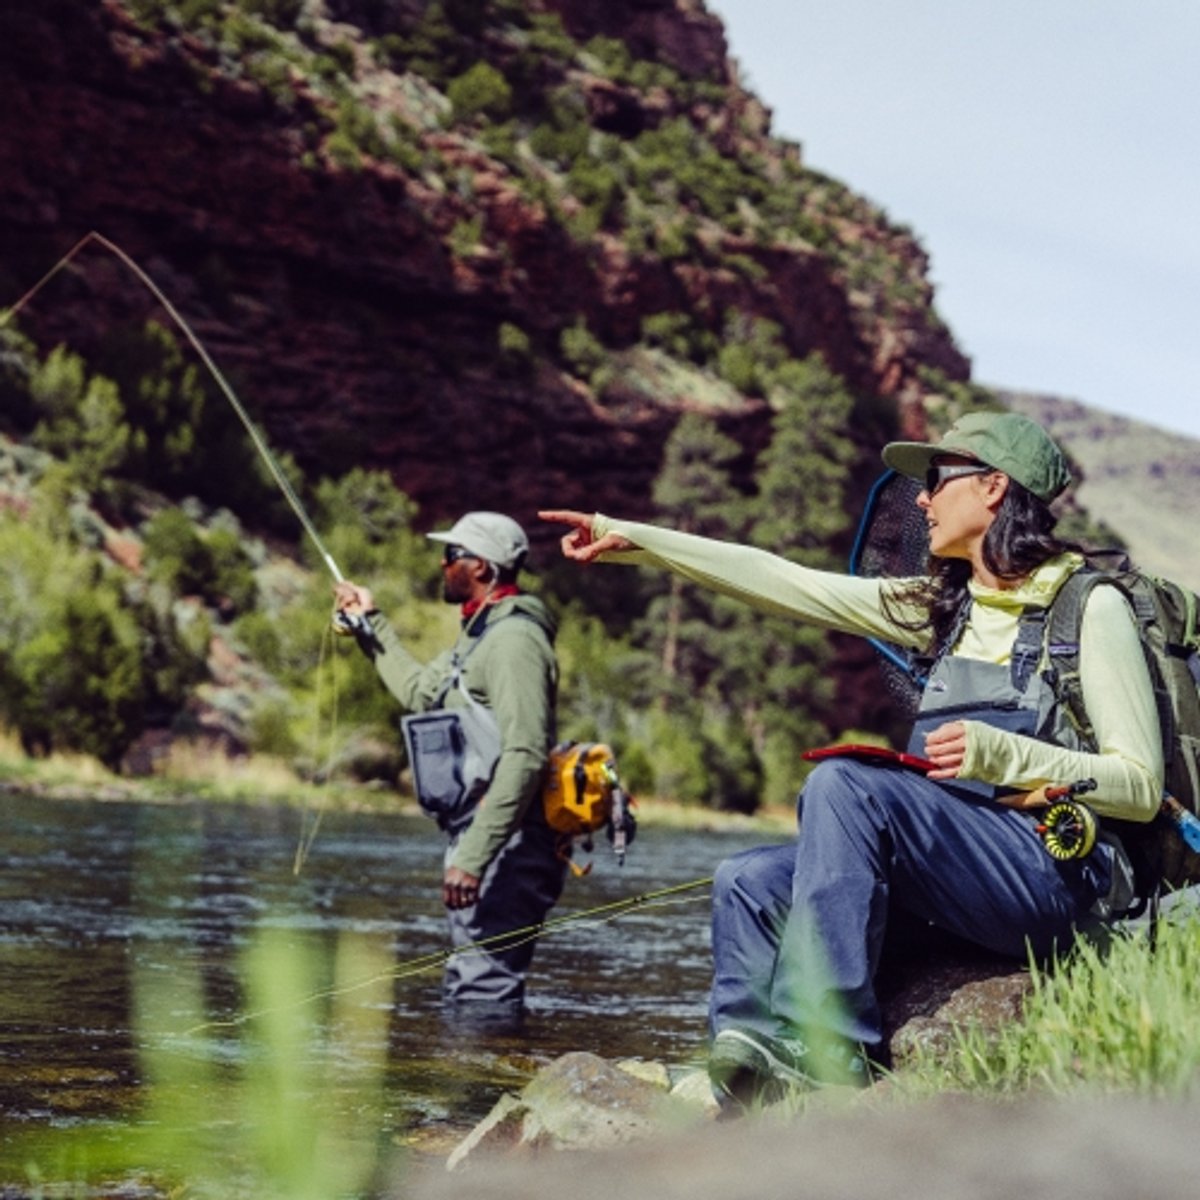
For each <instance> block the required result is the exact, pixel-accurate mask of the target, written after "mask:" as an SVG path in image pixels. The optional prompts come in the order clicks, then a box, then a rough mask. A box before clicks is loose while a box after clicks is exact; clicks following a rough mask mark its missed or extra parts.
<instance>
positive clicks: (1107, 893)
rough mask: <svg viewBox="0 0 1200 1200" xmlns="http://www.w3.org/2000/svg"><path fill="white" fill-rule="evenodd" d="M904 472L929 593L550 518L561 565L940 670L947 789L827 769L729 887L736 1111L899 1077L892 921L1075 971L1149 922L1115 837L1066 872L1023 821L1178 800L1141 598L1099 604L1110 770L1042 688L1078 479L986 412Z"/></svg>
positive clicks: (899, 454)
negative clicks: (1144, 644) (1068, 790)
mask: <svg viewBox="0 0 1200 1200" xmlns="http://www.w3.org/2000/svg"><path fill="white" fill-rule="evenodd" d="M883 457H884V461H885V462H886V463H887V464H888V465H889V466H891V467H893V468H894V469H895V470H897V471H899V472H901V473H902V474H904V475H907V476H911V477H913V478H916V479H920V480H922V481H923V483H924V487H923V489H922V491H921V492H920V493H919V494H918V496H917V501H916V502H917V505H918V506H919V507H920V509H921V511H922V512H923V513H924V515H925V518H926V520H927V522H928V527H929V543H930V544H929V550H930V568H929V574H928V576H926V577H920V578H916V579H901V580H896V579H870V578H860V577H853V576H846V575H839V574H834V573H830V572H824V571H816V570H812V569H809V568H806V567H803V566H799V565H797V564H795V563H792V562H789V561H787V560H785V559H782V558H779V557H777V556H775V555H772V554H769V553H767V552H766V551H763V550H758V549H753V548H750V547H745V546H737V545H732V544H729V543H722V542H716V541H712V540H710V539H706V538H700V537H694V536H691V535H687V534H682V533H676V532H673V531H670V530H666V529H660V528H657V527H654V526H650V525H643V524H637V523H634V522H629V521H618V520H613V519H610V518H607V517H604V516H601V515H600V514H595V515H586V514H583V513H577V512H566V511H547V512H543V513H542V514H540V515H541V516H542V517H543V518H544V519H546V520H549V521H555V522H559V523H564V524H567V525H569V526H571V529H570V532H568V533H567V534H566V535H565V536H564V537H563V539H562V549H563V553H564V554H565V555H566V557H567V558H570V559H572V560H574V561H576V562H579V563H590V562H592V561H594V560H597V559H602V560H604V561H608V562H626V563H639V564H652V565H658V566H664V567H667V568H669V569H670V570H673V571H675V572H677V573H678V574H680V575H682V576H684V577H685V578H687V579H690V580H692V581H694V582H697V583H700V584H703V585H705V586H708V587H711V588H713V589H715V590H717V591H720V592H724V593H726V594H728V595H731V596H736V597H739V598H741V599H743V600H745V601H747V602H748V603H750V604H753V605H755V606H756V607H758V608H761V609H764V610H766V611H768V612H772V613H782V614H792V615H794V616H796V617H798V618H800V619H801V620H805V621H809V622H812V623H813V624H816V625H819V626H821V627H823V628H826V629H833V630H840V631H843V632H848V633H857V634H862V635H865V636H870V637H877V638H882V639H885V640H886V641H889V642H892V643H894V644H898V645H904V646H907V647H911V648H913V649H915V650H918V651H920V652H929V653H932V654H933V656H934V659H935V664H936V665H935V666H934V668H933V670H932V671H931V673H930V675H929V679H928V682H927V684H926V686H925V689H924V693H923V697H922V701H921V706H920V711H919V713H918V715H917V719H916V722H915V725H914V729H913V733H912V739H911V741H910V744H909V751H910V752H911V753H914V754H918V755H921V756H923V757H924V758H926V759H928V760H930V761H931V762H932V764H933V766H932V769H928V770H927V771H926V772H924V773H922V772H919V771H912V770H906V769H900V768H895V767H887V766H877V765H871V764H868V763H865V762H860V761H855V760H853V759H851V758H835V759H830V760H827V761H825V762H823V763H821V764H820V765H819V766H818V767H816V769H815V770H814V771H813V772H812V774H811V775H810V776H809V778H808V781H807V783H806V785H805V787H804V791H803V793H802V795H801V797H800V801H799V818H800V823H799V833H798V836H797V838H796V840H795V842H794V843H792V844H790V845H784V846H769V847H764V848H761V849H756V850H751V851H748V852H746V853H744V854H741V855H738V856H736V857H734V858H732V859H730V860H728V861H726V862H724V863H722V864H721V866H720V868H719V869H718V871H717V875H716V880H715V883H714V888H713V959H714V979H713V987H712V995H711V1000H710V1009H709V1019H710V1035H711V1039H712V1040H711V1049H710V1057H709V1073H710V1075H711V1077H712V1080H713V1083H714V1085H715V1086H716V1088H717V1089H718V1092H719V1094H720V1095H721V1096H722V1097H723V1098H724V1099H726V1100H728V1101H731V1102H736V1103H740V1104H747V1103H750V1102H752V1101H754V1100H758V1099H762V1098H769V1097H770V1096H771V1095H772V1094H775V1093H778V1092H779V1090H780V1088H781V1086H782V1085H787V1084H792V1083H799V1084H805V1085H809V1084H812V1083H814V1082H816V1083H820V1082H831V1081H839V1082H849V1083H859V1084H863V1083H866V1082H868V1080H869V1078H870V1063H871V1062H879V1061H882V1060H883V1059H884V1057H885V1054H884V1047H883V1044H882V1043H883V1029H882V1022H881V1017H880V1010H879V1003H878V1000H877V998H876V992H875V975H876V971H877V968H878V964H879V958H880V952H881V948H882V945H883V939H884V934H885V930H886V928H887V926H888V921H889V914H893V913H905V914H908V915H910V916H913V917H915V918H917V919H918V920H920V921H924V922H929V923H932V924H933V925H935V926H937V927H939V928H941V929H943V930H947V931H949V932H950V933H952V934H955V935H957V936H960V937H963V938H967V939H969V940H971V941H973V942H975V943H978V944H979V945H982V946H984V947H987V948H988V949H990V950H992V951H995V952H998V953H1002V954H1005V955H1011V956H1013V957H1014V958H1018V959H1025V958H1026V957H1027V956H1028V954H1029V953H1030V952H1032V953H1033V954H1034V955H1036V956H1037V957H1039V958H1045V957H1047V956H1049V955H1051V954H1053V953H1055V952H1062V951H1064V950H1065V949H1067V948H1068V947H1069V945H1070V943H1071V941H1072V940H1073V938H1074V936H1075V934H1076V931H1077V930H1078V928H1079V927H1080V925H1081V924H1082V923H1083V922H1084V920H1085V918H1089V917H1090V916H1099V917H1101V918H1104V917H1105V916H1107V915H1110V914H1112V913H1114V912H1119V911H1120V910H1121V909H1122V908H1124V907H1125V906H1126V905H1127V904H1128V903H1129V901H1130V899H1131V872H1130V869H1129V861H1128V857H1127V855H1126V854H1125V852H1124V850H1123V848H1122V847H1121V845H1120V842H1119V841H1117V840H1116V839H1115V838H1113V837H1111V836H1109V835H1107V834H1102V836H1101V842H1100V844H1099V845H1098V846H1097V848H1096V850H1095V851H1094V852H1093V853H1092V854H1090V855H1089V856H1087V857H1085V858H1078V859H1072V860H1068V861H1060V860H1058V859H1055V858H1053V857H1052V856H1051V855H1050V854H1049V853H1047V851H1046V848H1045V846H1044V845H1043V843H1042V841H1041V838H1040V837H1039V835H1038V833H1037V831H1036V828H1035V825H1036V818H1035V816H1034V814H1033V813H1031V812H1029V811H1024V810H1022V809H1021V808H1020V807H1019V805H1020V804H1021V802H1022V800H1023V798H1024V796H1025V795H1026V794H1027V793H1028V792H1030V791H1031V790H1033V789H1036V788H1039V787H1041V786H1043V785H1045V784H1065V783H1071V782H1074V781H1076V780H1081V779H1085V778H1089V777H1090V778H1092V779H1094V780H1095V781H1096V788H1095V790H1094V791H1093V792H1091V793H1090V795H1089V797H1088V802H1089V803H1090V804H1091V805H1092V807H1093V808H1094V809H1095V810H1096V811H1097V812H1098V813H1100V814H1101V815H1102V816H1106V817H1117V818H1121V819H1123V820H1127V821H1139V822H1144V821H1149V820H1151V819H1152V818H1153V817H1154V815H1155V814H1156V813H1157V812H1158V808H1159V803H1160V800H1161V797H1162V787H1163V760H1162V748H1161V742H1160V733H1159V724H1158V716H1157V713H1156V709H1155V703H1154V696H1153V692H1152V689H1151V683H1150V677H1149V671H1148V668H1147V666H1146V663H1145V659H1144V656H1143V653H1142V649H1141V645H1140V642H1139V638H1138V631H1137V628H1136V626H1135V624H1134V619H1133V614H1132V612H1131V610H1130V608H1129V605H1128V603H1127V602H1126V600H1125V598H1124V597H1123V596H1122V594H1121V593H1120V592H1118V591H1117V589H1116V588H1113V587H1097V588H1095V589H1094V590H1093V591H1092V593H1091V594H1090V597H1089V600H1088V602H1087V606H1086V608H1085V610H1084V616H1083V626H1082V635H1081V646H1080V654H1079V664H1080V675H1081V685H1082V691H1083V698H1084V704H1085V706H1086V710H1087V713H1088V715H1089V717H1090V719H1091V722H1092V725H1093V726H1094V731H1095V748H1094V752H1093V751H1091V750H1087V749H1085V748H1084V746H1083V744H1082V743H1081V740H1080V738H1079V735H1078V734H1077V733H1076V732H1075V730H1074V728H1073V726H1072V725H1071V724H1070V723H1069V722H1068V721H1067V719H1066V716H1065V713H1064V712H1063V710H1062V708H1061V706H1060V705H1059V703H1058V702H1057V700H1056V698H1055V696H1054V693H1053V692H1052V691H1051V689H1050V686H1049V684H1048V682H1047V681H1046V680H1045V678H1044V677H1043V674H1042V672H1041V671H1040V670H1039V669H1038V664H1039V662H1040V660H1042V659H1043V655H1044V650H1043V647H1042V622H1040V621H1038V620H1037V619H1036V618H1037V617H1038V616H1044V614H1045V612H1046V610H1047V608H1048V606H1049V605H1050V603H1051V601H1052V600H1053V599H1054V596H1055V593H1056V592H1057V590H1058V588H1059V587H1060V586H1061V584H1062V583H1063V581H1064V580H1066V579H1067V578H1068V577H1069V576H1070V575H1071V574H1072V573H1073V572H1075V571H1076V570H1078V569H1079V568H1080V567H1081V566H1082V565H1083V557H1082V555H1081V554H1080V553H1078V552H1077V550H1076V549H1075V548H1074V547H1071V546H1070V545H1068V544H1067V543H1065V542H1063V541H1061V540H1060V539H1058V538H1056V537H1055V536H1054V534H1053V529H1054V524H1055V518H1054V517H1053V515H1052V514H1051V512H1050V508H1049V505H1050V502H1051V501H1052V500H1053V499H1054V498H1055V497H1056V496H1057V495H1058V494H1059V493H1060V492H1061V491H1062V490H1063V488H1064V487H1066V485H1067V483H1068V482H1069V481H1070V476H1069V473H1068V471H1067V468H1066V465H1065V463H1064V461H1063V457H1062V454H1061V452H1060V451H1059V449H1058V447H1057V446H1056V445H1055V444H1054V443H1053V442H1052V441H1051V440H1050V438H1049V437H1048V436H1047V435H1046V433H1045V431H1044V430H1043V429H1042V428H1041V427H1040V426H1038V425H1036V424H1035V423H1034V422H1032V421H1029V420H1028V419H1026V418H1024V417H1022V416H1020V415H1018V414H1015V413H1009V412H1005V413H991V412H989V413H972V414H969V415H967V416H965V417H963V418H962V419H961V420H959V421H958V422H957V423H956V424H955V425H954V426H953V427H952V428H951V429H950V430H949V431H948V432H947V433H946V435H945V436H944V437H943V438H942V440H941V441H940V442H938V443H936V444H922V443H914V442H894V443H892V444H890V445H888V446H887V447H886V448H885V449H884V452H883Z"/></svg>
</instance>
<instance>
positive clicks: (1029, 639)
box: [908, 606, 1135, 919]
mask: <svg viewBox="0 0 1200 1200" xmlns="http://www.w3.org/2000/svg"><path fill="white" fill-rule="evenodd" d="M968 611H969V610H968V608H967V606H964V609H963V611H962V613H961V614H960V616H959V619H958V624H957V627H956V629H955V630H954V632H953V633H952V635H951V637H950V639H949V644H951V645H953V644H955V643H956V642H957V640H958V635H959V634H960V633H961V632H962V629H963V627H964V626H965V625H966V620H967V614H968ZM1045 621H1046V610H1045V609H1027V610H1026V611H1025V613H1023V614H1022V616H1021V618H1020V621H1019V623H1018V626H1017V638H1016V641H1015V642H1014V644H1013V649H1012V658H1011V661H1010V662H1009V664H1008V665H1006V666H1002V665H1000V664H997V663H989V662H984V661H982V660H980V659H972V658H963V657H958V656H954V655H950V654H944V655H942V657H941V658H940V659H939V660H938V661H937V662H936V663H935V664H934V665H933V668H932V669H931V671H930V673H929V677H928V680H927V681H926V684H925V690H924V691H923V693H922V695H921V702H920V707H919V708H918V710H917V716H916V719H915V721H914V722H913V728H912V733H911V735H910V737H909V743H908V751H909V753H910V754H923V753H924V748H925V735H926V734H928V733H930V732H932V731H933V730H934V729H937V728H938V727H939V726H940V725H944V724H946V723H947V722H950V721H966V720H971V721H980V722H982V723H983V724H986V725H991V726H993V727H995V728H998V729H1003V730H1005V731H1006V732H1008V733H1016V734H1021V735H1023V736H1025V737H1031V738H1036V739H1038V740H1039V741H1046V742H1053V743H1054V744H1055V745H1059V746H1063V747H1066V748H1067V749H1070V750H1084V749H1087V747H1085V746H1083V745H1082V744H1081V742H1080V739H1079V735H1078V733H1077V732H1076V729H1075V727H1074V725H1073V724H1072V723H1071V721H1070V720H1069V718H1068V715H1067V713H1066V710H1065V709H1064V708H1063V706H1062V705H1061V704H1060V703H1059V701H1058V698H1057V697H1056V696H1055V693H1054V690H1053V688H1051V686H1050V684H1049V683H1048V682H1047V681H1046V679H1045V678H1043V676H1042V674H1041V672H1039V671H1038V670H1037V666H1038V662H1039V661H1040V659H1041V657H1042V650H1043V640H1044V632H1045ZM944 786H947V787H949V788H950V790H952V791H955V792H959V793H962V794H964V795H966V796H970V797H977V798H979V799H982V800H994V799H996V797H997V796H998V795H999V794H1000V792H1001V791H1002V789H1000V788H997V787H996V786H995V785H994V784H990V783H982V782H979V781H976V780H968V779H955V780H951V781H949V782H948V783H946V784H944ZM1014 811H1017V810H1014ZM1022 815H1023V816H1024V817H1025V818H1026V819H1028V820H1029V821H1030V822H1031V823H1032V824H1033V825H1034V826H1035V827H1037V826H1038V824H1039V822H1042V821H1044V818H1045V817H1046V815H1047V814H1045V813H1044V812H1042V813H1037V812H1033V811H1030V812H1023V813H1022ZM1066 819H1067V814H1065V813H1060V814H1059V815H1058V816H1057V817H1056V827H1057V822H1058V821H1065V820H1066ZM1080 820H1081V821H1083V822H1085V823H1086V821H1087V816H1086V815H1083V816H1081V817H1080ZM1041 832H1042V834H1043V837H1045V833H1046V831H1045V830H1043V831H1041ZM1051 832H1052V831H1051ZM1062 832H1063V834H1064V837H1065V836H1072V837H1073V835H1067V831H1066V829H1065V828H1064V829H1063V830H1062ZM1080 837H1081V839H1082V840H1092V839H1094V840H1096V841H1099V842H1101V843H1103V844H1104V845H1107V846H1108V847H1109V849H1110V850H1111V852H1112V859H1113V863H1112V867H1113V870H1112V886H1111V887H1110V889H1109V893H1108V895H1106V896H1103V897H1101V898H1100V899H1099V900H1098V901H1097V902H1096V905H1095V908H1094V909H1093V911H1094V913H1095V915H1096V916H1098V917H1101V918H1102V919H1108V918H1109V917H1113V916H1120V915H1121V914H1122V913H1124V912H1126V911H1127V910H1129V909H1130V908H1131V907H1132V905H1133V903H1134V899H1135V897H1134V890H1135V889H1134V885H1133V868H1132V866H1131V865H1130V861H1129V856H1128V855H1127V854H1126V852H1125V848H1124V847H1123V846H1122V844H1121V841H1120V839H1119V838H1118V837H1116V836H1115V835H1114V834H1112V833H1111V832H1107V831H1105V830H1103V829H1101V830H1098V831H1097V830H1096V829H1094V828H1093V829H1092V830H1091V831H1090V833H1089V832H1086V831H1081V832H1080ZM1047 852H1048V853H1050V854H1051V855H1052V856H1053V857H1056V858H1059V857H1069V855H1060V854H1057V853H1055V849H1054V847H1053V846H1051V845H1050V844H1049V843H1048V844H1047Z"/></svg>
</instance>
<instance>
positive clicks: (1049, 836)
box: [1037, 779, 1100, 862]
mask: <svg viewBox="0 0 1200 1200" xmlns="http://www.w3.org/2000/svg"><path fill="white" fill-rule="evenodd" d="M1095 790H1096V781H1095V780H1094V779H1080V780H1077V781H1076V782H1075V783H1069V784H1066V785H1065V786H1063V787H1047V788H1046V789H1045V793H1044V795H1045V799H1046V801H1047V802H1048V803H1049V805H1050V807H1049V808H1048V809H1047V810H1046V814H1045V816H1043V817H1042V819H1041V821H1040V822H1039V823H1038V825H1037V832H1038V835H1039V836H1040V837H1041V839H1042V844H1043V845H1044V846H1045V847H1046V853H1047V854H1049V855H1050V857H1051V858H1056V859H1058V860H1059V861H1060V862H1066V861H1068V860H1070V859H1073V858H1086V857H1087V855H1089V854H1091V852H1092V849H1093V848H1094V847H1095V845H1096V834H1097V832H1098V831H1099V828H1100V823H1099V821H1098V820H1097V819H1096V814H1095V813H1094V812H1092V810H1091V809H1090V808H1089V807H1088V806H1087V805H1086V804H1084V803H1083V801H1082V800H1077V799H1076V798H1075V797H1076V796H1080V795H1083V793H1085V792H1093V791H1095Z"/></svg>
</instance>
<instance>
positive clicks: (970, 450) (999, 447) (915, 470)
mask: <svg viewBox="0 0 1200 1200" xmlns="http://www.w3.org/2000/svg"><path fill="white" fill-rule="evenodd" d="M939 454H964V455H966V456H967V457H968V458H976V459H978V460H979V461H980V462H982V463H987V465H988V466H989V467H995V468H996V470H997V471H1003V472H1004V474H1005V475H1007V476H1008V477H1009V478H1010V479H1015V480H1016V481H1017V482H1018V483H1019V484H1021V485H1022V486H1023V487H1026V488H1028V489H1029V490H1030V491H1031V492H1032V493H1033V494H1034V495H1035V496H1037V497H1039V498H1040V499H1042V500H1044V501H1045V502H1046V503H1047V504H1049V503H1050V501H1051V500H1053V499H1054V497H1055V496H1057V495H1058V494H1059V493H1060V492H1061V491H1062V490H1063V488H1065V487H1066V486H1067V484H1069V483H1070V482H1071V472H1070V471H1068V470H1067V464H1066V460H1065V459H1064V458H1063V454H1062V451H1061V450H1060V449H1059V448H1058V447H1057V446H1056V445H1055V444H1054V442H1053V441H1052V440H1051V439H1050V435H1049V434H1048V433H1047V432H1046V431H1045V430H1044V429H1043V428H1042V427H1041V426H1040V425H1039V424H1038V423H1037V422H1036V421H1031V420H1030V419H1029V418H1028V417H1023V416H1022V415H1021V414H1020V413H1015V412H971V413H966V414H965V415H964V416H961V417H959V418H958V420H957V421H955V422H954V424H953V425H951V426H950V428H949V429H947V430H946V432H945V433H944V434H943V435H942V439H941V441H939V442H889V443H888V444H887V445H886V446H884V448H883V461H884V462H885V463H886V464H887V465H888V466H889V467H891V468H892V470H894V471H899V472H900V474H901V475H907V476H909V477H910V478H912V479H924V478H925V472H926V471H927V470H928V469H929V464H930V463H931V462H932V461H933V460H934V458H936V457H937V456H938V455H939Z"/></svg>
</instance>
